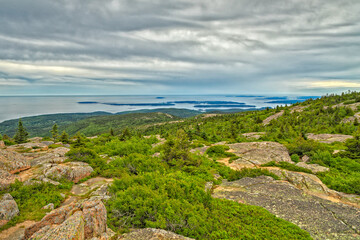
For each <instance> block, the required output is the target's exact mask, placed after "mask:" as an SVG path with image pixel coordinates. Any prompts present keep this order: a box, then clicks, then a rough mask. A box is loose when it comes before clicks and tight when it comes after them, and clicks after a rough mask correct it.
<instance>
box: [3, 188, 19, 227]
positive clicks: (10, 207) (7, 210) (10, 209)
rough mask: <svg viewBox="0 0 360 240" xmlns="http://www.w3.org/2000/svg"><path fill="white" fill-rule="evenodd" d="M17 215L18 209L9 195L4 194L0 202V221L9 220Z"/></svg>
mask: <svg viewBox="0 0 360 240" xmlns="http://www.w3.org/2000/svg"><path fill="white" fill-rule="evenodd" d="M18 214H19V208H18V206H17V204H16V202H15V200H14V199H13V197H12V196H11V195H10V194H9V193H5V194H4V196H3V197H2V198H1V200H0V221H1V220H7V221H8V220H11V219H12V218H13V217H15V216H16V215H18Z"/></svg>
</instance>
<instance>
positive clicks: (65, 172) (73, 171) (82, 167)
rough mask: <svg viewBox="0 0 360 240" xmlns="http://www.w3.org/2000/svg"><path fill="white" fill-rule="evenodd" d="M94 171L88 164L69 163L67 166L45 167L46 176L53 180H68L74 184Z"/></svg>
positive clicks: (54, 165) (47, 165)
mask: <svg viewBox="0 0 360 240" xmlns="http://www.w3.org/2000/svg"><path fill="white" fill-rule="evenodd" d="M93 171H94V170H93V169H92V167H90V166H89V164H87V163H83V162H69V163H65V164H46V165H45V166H44V175H45V177H47V178H50V179H53V180H60V179H62V178H66V179H68V180H70V181H72V182H74V183H77V182H78V181H79V180H80V179H83V178H85V177H88V176H90V175H91V173H92V172H93Z"/></svg>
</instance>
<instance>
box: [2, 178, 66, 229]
mask: <svg viewBox="0 0 360 240" xmlns="http://www.w3.org/2000/svg"><path fill="white" fill-rule="evenodd" d="M71 187H72V183H71V182H62V184H61V185H59V186H55V185H52V184H50V183H41V184H33V185H24V183H22V182H19V181H16V182H15V183H14V184H12V185H11V186H10V189H9V190H8V192H9V193H10V194H11V196H12V197H13V198H14V200H15V201H16V203H17V205H18V207H19V211H20V214H19V215H18V216H16V217H14V218H13V219H11V220H10V221H9V222H8V223H7V224H6V225H5V226H3V227H2V228H0V230H2V229H6V228H9V227H11V226H14V225H15V224H17V223H20V222H23V221H25V220H34V221H39V220H41V219H42V218H43V217H44V216H45V214H46V212H48V211H49V210H45V209H42V207H44V206H45V205H47V204H49V203H53V204H54V207H55V208H57V207H59V206H60V204H61V202H62V200H63V198H62V197H61V195H60V193H67V192H68V191H69V190H70V189H71Z"/></svg>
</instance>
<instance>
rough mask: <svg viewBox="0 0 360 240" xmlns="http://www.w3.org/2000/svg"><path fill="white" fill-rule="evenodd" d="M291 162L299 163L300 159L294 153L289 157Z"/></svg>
mask: <svg viewBox="0 0 360 240" xmlns="http://www.w3.org/2000/svg"><path fill="white" fill-rule="evenodd" d="M291 161H293V162H294V163H298V162H300V157H299V155H297V154H296V153H295V154H292V155H291Z"/></svg>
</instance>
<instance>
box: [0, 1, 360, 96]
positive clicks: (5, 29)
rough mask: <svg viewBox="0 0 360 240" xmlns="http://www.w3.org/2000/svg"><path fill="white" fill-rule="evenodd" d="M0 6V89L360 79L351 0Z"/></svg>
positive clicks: (254, 85) (216, 86)
mask: <svg viewBox="0 0 360 240" xmlns="http://www.w3.org/2000/svg"><path fill="white" fill-rule="evenodd" d="M0 6H1V8H0V22H1V24H0V94H41V93H42V92H44V93H47V94H49V93H59V91H64V92H65V93H67V92H68V93H69V94H75V93H89V94H94V93H99V94H107V93H111V94H122V93H127V94H141V93H147V94H150V93H154V94H157V93H159V94H160V93H204V94H205V93H246V92H251V93H260V92H261V93H286V92H291V93H307V92H308V91H317V92H319V93H320V92H325V91H339V90H343V89H344V88H352V89H357V86H358V85H357V84H353V83H357V82H358V81H359V76H360V67H359V66H360V55H359V54H358V53H359V52H360V44H359V43H360V24H359V22H360V2H359V1H357V0H343V1H337V0H328V1H325V0H312V1H310V0H305V1H304V0H291V1H289V0H274V1H267V0H214V1H206V0H199V1H190V0H181V1H165V0H157V1H145V0H143V1H131V0H102V1H100V0H94V1H88V0H59V1H47V0H32V1H26V0H12V1H7V0H0ZM331 81H333V82H335V83H336V84H332V83H331ZM310 83H314V84H310ZM320 83H322V84H320ZM341 84H343V85H341Z"/></svg>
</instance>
